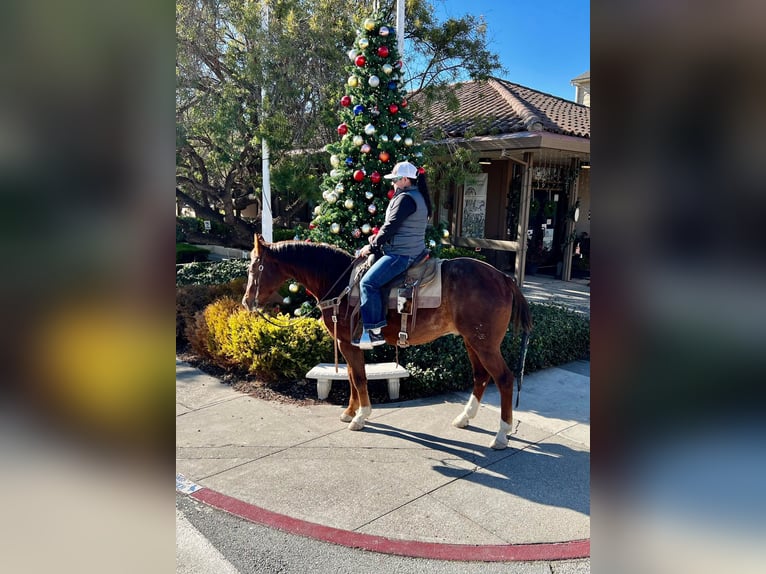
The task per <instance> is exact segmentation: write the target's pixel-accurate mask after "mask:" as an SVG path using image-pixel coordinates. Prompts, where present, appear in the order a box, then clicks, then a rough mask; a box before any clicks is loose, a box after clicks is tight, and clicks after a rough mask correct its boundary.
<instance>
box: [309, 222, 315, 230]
mask: <svg viewBox="0 0 766 574" xmlns="http://www.w3.org/2000/svg"><path fill="white" fill-rule="evenodd" d="M316 228H317V226H316V225H314V224H313V223H309V229H316Z"/></svg>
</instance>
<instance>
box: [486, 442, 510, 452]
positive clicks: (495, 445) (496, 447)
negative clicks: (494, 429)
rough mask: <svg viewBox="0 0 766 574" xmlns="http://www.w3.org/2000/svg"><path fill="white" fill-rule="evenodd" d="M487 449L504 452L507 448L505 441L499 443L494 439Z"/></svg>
mask: <svg viewBox="0 0 766 574" xmlns="http://www.w3.org/2000/svg"><path fill="white" fill-rule="evenodd" d="M489 448H491V449H493V450H504V449H506V448H508V441H507V440H506V441H505V442H501V441H499V440H497V439H495V440H493V441H492V444H491V445H489Z"/></svg>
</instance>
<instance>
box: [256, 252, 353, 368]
mask: <svg viewBox="0 0 766 574" xmlns="http://www.w3.org/2000/svg"><path fill="white" fill-rule="evenodd" d="M356 261H357V260H356V259H352V261H351V263H350V264H349V265H348V267H346V269H345V270H344V271H343V272H342V273H341V274H340V277H338V279H336V280H335V283H333V284H332V286H331V287H330V288H329V289H328V290H327V292H326V293H325V295H324V297H327V296H328V295H329V294H330V293H332V292H333V289H335V288H336V287H337V286H338V283H340V282H341V280H342V279H343V278H344V277H345V276H346V273H348V272H349V271H350V270H351V269H352V268H353V267H354V264H355V263H356ZM262 273H263V264H262V263H261V264H259V265H258V275H257V277H255V278H254V281H253V282H254V283H255V300H254V303H255V312H256V313H257V314H258V316H259V317H261V318H262V319H263V320H265V321H266V322H267V323H269V324H271V325H274V326H275V327H278V328H280V329H285V328H287V327H291V326H292V325H293V324H294V323H293V322H292V321H291V320H290V319H288V321H287V324H286V325H279V324H278V323H275V322H274V321H272V320H271V319H270V318H269V317H268V316H267V315H265V314H264V313H263V312H262V311H261V310H260V308H259V306H258V295H259V294H260V292H261V274H262ZM350 292H351V287H350V286H348V285H347V286H346V288H345V289H343V291H341V293H340V295H338V296H337V297H333V298H332V299H325V298H322V299H320V300H319V301H318V302H317V304H316V305H315V307H314V308H319V309H320V310H322V311H324V310H326V309H332V310H333V313H332V322H333V348H334V351H335V372H336V373H337V372H338V313H339V310H340V304H341V302H342V301H343V298H344V297H346V295H348V294H349V293H350ZM306 319H308V317H304V318H303V319H299V321H303V320H306Z"/></svg>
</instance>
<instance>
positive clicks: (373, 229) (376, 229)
mask: <svg viewBox="0 0 766 574" xmlns="http://www.w3.org/2000/svg"><path fill="white" fill-rule="evenodd" d="M378 231H380V227H378V226H377V225H376V226H375V227H373V228H372V234H373V235H377V234H378Z"/></svg>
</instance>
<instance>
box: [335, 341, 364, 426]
mask: <svg viewBox="0 0 766 574" xmlns="http://www.w3.org/2000/svg"><path fill="white" fill-rule="evenodd" d="M340 350H341V353H343V356H344V357H345V359H346V363H347V364H348V382H349V387H350V392H349V400H348V407H346V409H345V410H344V411H343V412H342V413H341V415H340V420H341V421H343V422H345V423H349V425H348V428H349V430H362V429H363V428H364V423H365V421H366V420H367V418H368V417H369V416H370V413H371V412H372V406H371V405H370V397H369V394H368V393H367V375H366V373H365V371H364V351H362V350H361V349H359V348H358V347H354V346H353V345H350V344H348V343H346V342H344V341H341V342H340Z"/></svg>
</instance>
